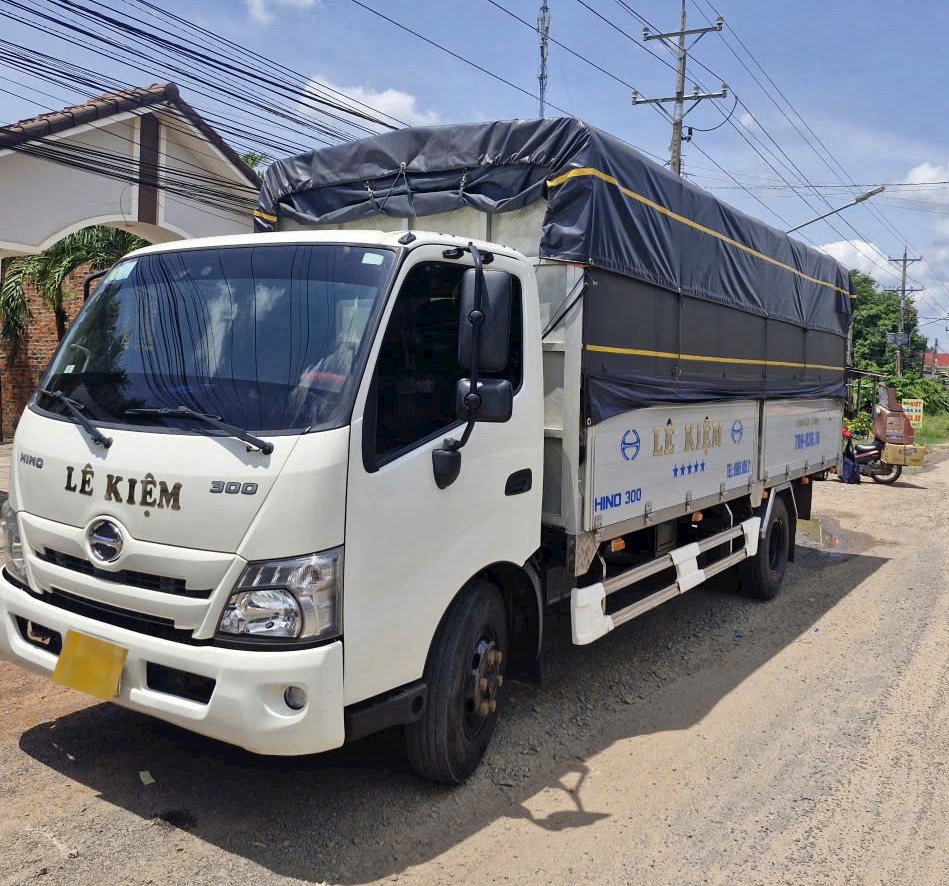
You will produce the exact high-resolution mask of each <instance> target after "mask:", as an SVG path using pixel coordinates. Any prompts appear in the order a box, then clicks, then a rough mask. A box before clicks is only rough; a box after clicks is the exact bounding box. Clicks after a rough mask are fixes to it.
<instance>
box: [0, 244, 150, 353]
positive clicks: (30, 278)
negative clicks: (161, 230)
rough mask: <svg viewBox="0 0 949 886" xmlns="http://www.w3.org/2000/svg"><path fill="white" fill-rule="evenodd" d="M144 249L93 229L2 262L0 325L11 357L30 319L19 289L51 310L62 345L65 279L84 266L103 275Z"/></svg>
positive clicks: (24, 296) (64, 328)
mask: <svg viewBox="0 0 949 886" xmlns="http://www.w3.org/2000/svg"><path fill="white" fill-rule="evenodd" d="M147 245H148V243H147V241H145V240H143V239H142V238H141V237H136V236H135V235H134V234H130V233H129V232H128V231H123V230H120V229H118V228H109V227H105V226H103V225H93V226H92V227H89V228H83V229H82V230H81V231H75V232H74V233H72V234H67V235H66V236H65V237H63V239H62V240H59V241H58V242H57V243H54V244H53V245H52V246H50V247H49V249H45V250H44V251H43V252H40V253H38V254H37V255H28V256H25V257H23V258H12V259H7V261H6V262H5V264H4V268H3V275H2V280H3V283H2V286H0V323H2V325H3V329H2V336H3V338H4V339H5V340H6V341H7V343H8V344H9V347H10V353H11V356H12V355H14V354H16V352H17V351H18V349H19V348H20V346H21V345H22V344H23V341H24V339H25V338H26V332H27V328H28V326H29V322H30V320H31V319H32V315H31V313H30V308H29V305H28V304H27V302H26V293H25V291H24V287H25V286H33V287H35V288H36V290H37V291H38V292H39V295H40V297H41V298H42V299H43V301H44V302H45V303H46V304H47V305H49V307H50V308H51V309H52V311H53V315H54V316H55V318H56V335H57V337H58V338H60V339H62V337H63V336H64V335H65V334H66V310H65V307H64V305H63V297H64V295H65V293H64V291H63V285H64V284H65V282H66V278H67V277H68V276H69V275H70V274H71V273H72V272H73V271H75V270H76V269H77V268H80V267H82V266H83V265H88V266H89V268H90V269H91V270H92V271H101V270H104V269H105V268H108V267H110V266H111V265H113V264H115V262H117V261H118V260H119V259H120V258H121V257H122V256H123V255H125V254H126V253H128V252H131V251H132V250H133V249H139V248H140V247H142V246H147Z"/></svg>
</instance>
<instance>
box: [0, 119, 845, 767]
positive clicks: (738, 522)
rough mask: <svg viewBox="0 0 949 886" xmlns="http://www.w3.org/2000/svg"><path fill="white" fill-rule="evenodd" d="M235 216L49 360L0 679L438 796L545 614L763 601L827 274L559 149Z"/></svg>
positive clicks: (526, 148)
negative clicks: (436, 786) (384, 762)
mask: <svg viewBox="0 0 949 886" xmlns="http://www.w3.org/2000/svg"><path fill="white" fill-rule="evenodd" d="M256 215H257V225H258V228H259V229H260V230H259V231H258V232H257V233H254V234H250V235H247V236H233V237H219V238H212V239H205V240H193V241H184V242H175V243H168V244H162V245H157V246H151V247H148V248H146V249H142V250H139V251H137V252H135V253H132V254H131V255H129V256H127V257H126V258H124V259H122V260H121V261H120V262H119V263H117V264H116V265H115V266H114V267H113V268H111V270H109V271H108V273H107V275H106V276H105V277H104V279H102V280H101V281H100V283H99V285H98V287H97V289H96V291H95V293H94V294H93V295H92V296H91V297H90V298H88V301H87V303H86V304H85V306H84V307H83V309H82V311H81V312H80V314H79V315H78V317H77V318H76V320H75V322H74V323H73V324H72V326H71V328H70V329H69V331H68V334H67V335H66V337H65V339H64V340H63V342H62V344H61V346H60V348H59V349H58V351H57V352H56V354H55V356H54V357H53V359H52V361H51V363H50V365H49V367H48V369H47V370H46V373H45V374H44V376H43V377H42V379H41V380H40V384H39V387H38V389H37V392H36V394H35V396H34V398H33V399H32V400H31V402H30V404H29V406H28V408H27V409H26V410H25V412H24V414H23V416H22V418H21V420H20V422H19V425H18V428H17V432H16V438H15V442H14V450H13V463H12V471H11V484H10V495H9V501H8V502H6V503H5V504H4V505H3V520H2V523H3V529H4V538H5V547H6V563H5V565H4V567H3V570H2V577H0V655H2V657H4V658H6V659H9V660H11V661H14V662H17V663H18V664H20V665H23V666H25V667H28V668H31V669H33V670H35V671H38V672H40V673H46V674H50V675H51V676H52V678H53V679H54V680H56V681H58V682H60V683H63V684H65V685H68V686H72V687H74V688H77V689H79V690H82V691H85V692H88V693H91V694H93V695H96V696H98V697H101V698H104V699H109V700H113V701H115V702H116V703H117V704H120V705H123V706H125V707H127V708H130V709H133V710H136V711H140V712H143V713H147V714H151V715H153V716H156V717H159V718H162V719H164V720H167V721H169V722H172V723H175V724H178V725H179V726H181V727H184V728H186V729H190V730H194V731H196V732H199V733H202V734H205V735H208V736H212V737H214V738H217V739H220V740H223V741H226V742H231V743H233V744H236V745H240V746H242V747H244V748H247V749H249V750H251V751H254V752H258V753H262V754H281V755H294V754H309V753H314V752H319V751H325V750H328V749H330V748H335V747H338V746H339V745H341V744H342V743H343V742H344V741H347V740H352V739H354V738H358V737H360V736H363V735H366V734H368V733H370V732H372V731H375V730H379V729H382V728H385V727H389V726H402V727H403V729H404V733H405V736H406V741H407V748H408V755H409V759H410V761H411V763H412V765H413V767H414V768H415V769H416V770H417V771H418V772H419V773H420V774H422V775H424V776H427V777H429V778H432V779H435V780H439V781H444V782H458V781H461V780H463V779H465V778H466V777H467V776H468V775H469V774H470V773H471V772H472V771H473V769H474V768H475V767H476V766H477V764H478V762H479V761H480V759H481V757H482V756H483V754H484V752H485V749H486V747H487V745H488V742H489V741H490V738H491V735H492V732H493V730H494V726H495V722H496V718H497V716H498V710H497V705H498V703H499V701H501V700H503V697H504V692H503V689H502V684H503V683H504V680H505V679H506V678H508V677H537V676H538V675H539V672H540V660H541V651H542V644H543V624H544V615H545V612H546V611H547V610H548V609H549V608H550V607H569V611H570V617H571V620H572V632H573V641H574V642H575V643H578V644H584V643H590V642H592V641H594V640H596V639H597V638H599V637H601V636H603V635H604V634H605V633H607V632H608V631H610V630H612V629H613V628H614V627H616V626H618V625H620V624H622V623H624V622H626V621H628V620H630V619H632V618H634V617H636V616H637V615H640V614H641V613H643V612H646V611H647V610H649V609H650V608H652V607H654V606H656V605H658V604H660V603H661V602H663V601H665V600H668V599H670V598H671V597H673V596H675V595H677V594H681V593H684V592H686V591H688V590H689V589H691V588H694V587H695V586H696V585H698V584H700V583H701V582H703V581H704V580H705V579H707V578H709V577H710V576H713V575H715V574H717V573H720V572H723V571H724V570H728V569H731V568H733V567H738V568H739V569H740V575H739V574H737V570H736V584H737V583H738V581H739V580H740V581H741V582H742V584H743V585H744V587H745V588H746V590H747V591H749V592H750V593H752V594H756V595H758V596H760V597H764V598H769V597H772V596H773V595H774V594H775V593H777V591H778V589H779V587H780V584H781V581H782V578H783V575H784V572H785V567H786V564H787V562H788V560H789V559H793V554H794V538H795V527H796V521H797V519H798V518H803V517H806V516H808V515H809V509H810V491H811V487H810V485H809V479H810V478H811V477H814V476H817V475H820V474H822V473H823V472H825V471H826V470H827V469H828V468H830V467H832V466H834V465H836V463H837V460H838V457H839V452H840V425H841V418H842V405H843V395H844V363H845V347H846V332H847V326H848V323H849V315H850V301H849V296H850V288H849V281H848V277H847V274H846V272H845V271H844V270H843V269H842V268H841V267H840V266H838V265H837V264H836V263H835V262H833V261H832V260H831V259H829V258H828V257H826V256H824V255H822V254H820V253H818V252H816V251H815V250H811V249H808V248H806V247H804V246H803V245H802V244H799V243H796V242H794V241H790V240H788V238H787V237H786V236H785V235H783V234H781V233H780V232H777V231H775V230H773V229H771V228H768V227H767V226H765V225H763V224H762V223H760V222H756V221H754V220H753V219H750V218H748V217H747V216H744V215H742V214H741V213H739V212H737V211H736V210H734V209H731V208H730V207H727V206H725V205H724V204H721V203H720V202H719V201H717V200H715V199H714V198H713V197H711V196H710V195H708V194H706V193H704V192H702V191H700V190H699V189H697V188H695V187H693V186H692V185H690V184H688V183H687V182H683V181H681V180H680V179H678V178H677V177H675V176H672V175H670V174H669V173H667V172H666V171H664V170H662V169H661V168H659V167H657V166H655V165H654V164H652V163H650V162H649V161H648V160H646V159H645V158H643V157H641V156H640V155H639V154H638V153H637V152H635V151H634V150H633V149H631V148H629V147H628V146H626V145H624V144H622V143H620V142H617V141H615V140H613V139H611V138H609V137H608V136H606V135H604V134H603V133H601V132H598V131H597V130H594V129H591V128H589V127H586V126H585V125H584V124H582V123H580V122H579V121H577V120H572V119H565V120H543V121H513V122H511V121H509V122H500V123H488V124H475V125H471V126H450V127H434V128H424V129H412V130H405V131H400V132H396V133H392V134H387V135H385V136H379V137H377V138H373V139H367V140H366V141H365V142H357V143H355V144H350V145H345V146H340V147H338V148H330V149H326V150H324V151H320V152H316V153H313V154H308V155H303V156H301V157H296V158H290V159H289V160H285V161H278V162H276V163H275V164H274V165H273V166H272V167H271V169H270V170H269V172H268V175H267V178H266V181H265V185H264V188H263V190H262V192H261V198H260V203H259V208H258V211H257V213H256ZM436 231H448V232H450V233H436ZM502 244H503V245H502Z"/></svg>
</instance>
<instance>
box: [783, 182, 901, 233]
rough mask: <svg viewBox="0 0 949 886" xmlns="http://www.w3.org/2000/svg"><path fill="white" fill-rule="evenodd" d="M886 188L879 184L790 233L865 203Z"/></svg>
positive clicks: (791, 231)
mask: <svg viewBox="0 0 949 886" xmlns="http://www.w3.org/2000/svg"><path fill="white" fill-rule="evenodd" d="M885 190H886V185H879V186H878V187H876V188H874V189H873V190H872V191H867V192H866V194H861V195H860V196H859V197H856V198H854V200H853V202H852V203H848V204H846V206H841V207H840V208H839V209H831V211H830V212H825V213H824V214H823V215H819V216H817V218H812V219H811V220H810V221H806V222H804V224H802V225H798V226H797V227H796V228H791V230H789V231H788V233H789V234H793V233H794V232H795V231H799V230H801V228H805V227H807V226H808V225H812V224H814V222H818V221H820V220H821V219H822V218H827V216H829V215H836V214H837V213H838V212H840V211H841V210H843V209H850V207H851V206H856V205H857V204H858V203H863V201H864V200H869V199H870V198H871V197H876V195H877V194H882V193H883V192H884V191H885Z"/></svg>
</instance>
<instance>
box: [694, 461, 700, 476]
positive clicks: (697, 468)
mask: <svg viewBox="0 0 949 886" xmlns="http://www.w3.org/2000/svg"><path fill="white" fill-rule="evenodd" d="M698 472H699V463H698V462H696V463H695V473H696V474H697V473H698Z"/></svg>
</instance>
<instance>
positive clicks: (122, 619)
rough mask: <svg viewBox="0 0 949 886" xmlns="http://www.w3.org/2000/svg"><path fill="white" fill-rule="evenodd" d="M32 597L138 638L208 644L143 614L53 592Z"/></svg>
mask: <svg viewBox="0 0 949 886" xmlns="http://www.w3.org/2000/svg"><path fill="white" fill-rule="evenodd" d="M33 596H34V597H36V599H38V600H42V601H43V602H44V603H48V604H49V605H50V606H55V607H57V608H58V609H64V610H65V611H66V612H72V613H75V614H76V615H82V616H85V617H86V618H92V619H95V620H96V621H101V622H105V623H106V624H110V625H114V626H115V627H117V628H125V629H126V630H128V631H135V632H136V633H138V634H148V636H150V637H158V638H159V639H161V640H171V641H173V642H175V643H190V644H192V645H203V644H204V643H206V642H207V641H204V640H195V639H194V638H193V637H192V636H191V631H189V630H187V629H186V628H176V627H175V623H174V622H173V621H172V620H171V619H170V618H159V617H158V616H157V615H146V614H145V613H143V612H132V611H131V610H129V609H121V608H120V607H118V606H110V605H109V604H107V603H98V602H95V601H93V600H86V599H83V598H82V597H77V596H75V595H74V594H68V593H66V591H61V590H58V589H56V588H54V589H53V590H52V591H51V592H50V593H48V594H33Z"/></svg>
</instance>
